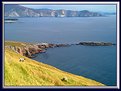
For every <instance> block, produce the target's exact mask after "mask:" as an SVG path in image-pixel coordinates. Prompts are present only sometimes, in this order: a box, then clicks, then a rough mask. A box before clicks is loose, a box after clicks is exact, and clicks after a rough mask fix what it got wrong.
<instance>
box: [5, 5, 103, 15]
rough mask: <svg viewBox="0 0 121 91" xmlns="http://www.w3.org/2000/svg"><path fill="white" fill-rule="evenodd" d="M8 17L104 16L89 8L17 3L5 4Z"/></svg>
mask: <svg viewBox="0 0 121 91" xmlns="http://www.w3.org/2000/svg"><path fill="white" fill-rule="evenodd" d="M4 8H5V14H4V15H5V16H6V17H99V16H103V15H102V14H100V13H98V12H91V11H88V10H82V11H73V10H64V9H60V10H52V9H32V8H27V7H24V6H21V5H16V4H10V5H9V4H5V6H4Z"/></svg>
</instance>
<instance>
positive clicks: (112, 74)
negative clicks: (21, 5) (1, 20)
mask: <svg viewBox="0 0 121 91" xmlns="http://www.w3.org/2000/svg"><path fill="white" fill-rule="evenodd" d="M4 28H5V30H4V35H5V40H14V41H22V42H48V43H68V44H73V43H78V42H80V41H104V42H112V43H116V16H108V17H69V18H54V17H53V18H50V17H43V18H19V19H18V21H17V22H16V23H5V26H4ZM33 59H35V60H37V61H40V62H43V63H46V64H50V65H52V66H55V67H57V68H59V69H61V70H64V71H67V72H70V73H73V74H76V75H81V76H84V77H87V78H91V79H93V80H96V81H99V82H102V83H104V84H106V85H110V86H115V85H116V46H97V47H96V46H95V47H91V46H79V45H73V46H70V47H61V48H50V49H48V50H47V52H46V53H42V54H38V55H37V57H35V58H33Z"/></svg>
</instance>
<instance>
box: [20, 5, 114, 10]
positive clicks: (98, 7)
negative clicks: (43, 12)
mask: <svg viewBox="0 0 121 91" xmlns="http://www.w3.org/2000/svg"><path fill="white" fill-rule="evenodd" d="M22 6H25V7H29V8H34V9H41V8H47V9H54V10H58V9H66V10H77V11H81V10H89V11H95V12H116V5H22Z"/></svg>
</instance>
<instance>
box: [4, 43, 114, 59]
mask: <svg viewBox="0 0 121 91" xmlns="http://www.w3.org/2000/svg"><path fill="white" fill-rule="evenodd" d="M21 44H22V46H15V45H14V46H12V45H5V48H9V49H12V50H13V51H15V52H16V53H19V54H21V55H23V56H26V57H29V58H33V57H34V56H33V55H34V54H38V53H43V52H44V53H45V52H46V50H47V49H48V48H56V47H69V46H72V45H83V46H112V45H115V44H113V43H110V42H79V43H78V44H49V43H36V44H24V43H21Z"/></svg>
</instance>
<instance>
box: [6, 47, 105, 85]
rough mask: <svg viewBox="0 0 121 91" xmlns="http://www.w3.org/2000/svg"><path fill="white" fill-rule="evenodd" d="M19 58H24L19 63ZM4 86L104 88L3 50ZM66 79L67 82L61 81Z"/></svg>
mask: <svg viewBox="0 0 121 91" xmlns="http://www.w3.org/2000/svg"><path fill="white" fill-rule="evenodd" d="M19 58H25V61H24V62H19ZM4 68H5V69H4V72H5V74H4V76H5V77H4V78H5V79H4V81H5V86H104V84H102V83H99V82H96V81H94V80H91V79H88V78H85V77H82V76H77V75H74V74H71V73H67V72H64V71H61V70H59V69H57V68H55V67H52V66H50V65H47V64H44V63H41V62H37V61H35V60H32V59H29V58H27V57H24V56H22V55H20V54H17V53H15V52H14V51H12V50H11V49H8V48H5V60H4ZM64 77H66V78H67V79H68V80H67V81H62V80H61V79H62V78H64Z"/></svg>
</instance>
